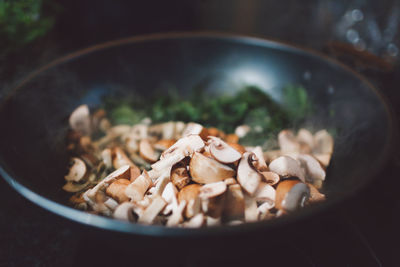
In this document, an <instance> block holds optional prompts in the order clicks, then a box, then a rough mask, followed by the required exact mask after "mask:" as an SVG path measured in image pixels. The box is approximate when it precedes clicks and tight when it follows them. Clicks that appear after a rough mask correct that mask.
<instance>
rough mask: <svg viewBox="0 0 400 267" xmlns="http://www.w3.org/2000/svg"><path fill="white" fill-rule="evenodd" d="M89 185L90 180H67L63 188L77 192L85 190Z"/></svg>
mask: <svg viewBox="0 0 400 267" xmlns="http://www.w3.org/2000/svg"><path fill="white" fill-rule="evenodd" d="M88 185H89V181H86V182H85V183H83V184H81V183H74V182H67V183H66V184H65V185H64V186H63V187H62V189H63V190H64V191H67V192H70V193H75V192H79V191H82V190H84V189H85V188H86V187H87V186H88Z"/></svg>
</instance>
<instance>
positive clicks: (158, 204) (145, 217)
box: [138, 196, 167, 224]
mask: <svg viewBox="0 0 400 267" xmlns="http://www.w3.org/2000/svg"><path fill="white" fill-rule="evenodd" d="M165 205H167V202H166V201H165V200H164V199H163V198H162V197H160V196H156V197H155V198H154V199H153V201H152V202H151V204H150V205H149V206H148V207H147V208H146V209H145V210H144V212H143V214H142V215H141V216H139V220H138V222H139V223H143V224H150V223H152V222H153V221H154V219H155V218H156V217H157V215H158V214H159V213H160V212H161V211H162V209H163V208H164V207H165Z"/></svg>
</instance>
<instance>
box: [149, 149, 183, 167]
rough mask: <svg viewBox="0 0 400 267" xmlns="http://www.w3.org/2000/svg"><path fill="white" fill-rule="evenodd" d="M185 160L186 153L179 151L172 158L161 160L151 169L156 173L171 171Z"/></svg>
mask: <svg viewBox="0 0 400 267" xmlns="http://www.w3.org/2000/svg"><path fill="white" fill-rule="evenodd" d="M184 158H185V154H184V151H181V150H179V151H177V152H175V153H173V155H171V156H168V157H166V158H162V159H160V160H159V161H157V162H156V163H154V164H152V165H151V167H152V168H153V170H154V171H156V172H160V171H165V170H167V169H169V170H170V171H171V168H172V166H174V165H175V164H176V163H178V162H179V161H181V160H183V159H184Z"/></svg>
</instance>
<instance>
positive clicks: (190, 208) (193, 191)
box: [178, 184, 201, 218]
mask: <svg viewBox="0 0 400 267" xmlns="http://www.w3.org/2000/svg"><path fill="white" fill-rule="evenodd" d="M200 188H201V185H199V184H191V185H187V186H185V187H184V188H182V190H181V191H179V193H178V200H179V203H180V202H181V201H183V200H184V201H186V203H187V206H186V209H185V216H186V218H192V217H193V216H195V215H196V214H198V213H199V212H200V209H201V202H200V198H199V196H198V195H199V193H200Z"/></svg>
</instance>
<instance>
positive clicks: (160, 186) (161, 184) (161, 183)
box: [151, 175, 169, 196]
mask: <svg viewBox="0 0 400 267" xmlns="http://www.w3.org/2000/svg"><path fill="white" fill-rule="evenodd" d="M168 183H169V177H168V176H166V175H163V176H160V178H158V179H157V180H156V186H155V187H152V188H151V189H153V188H154V191H153V193H152V195H159V196H161V195H162V193H163V191H164V189H165V186H166V185H167V184H168Z"/></svg>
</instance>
